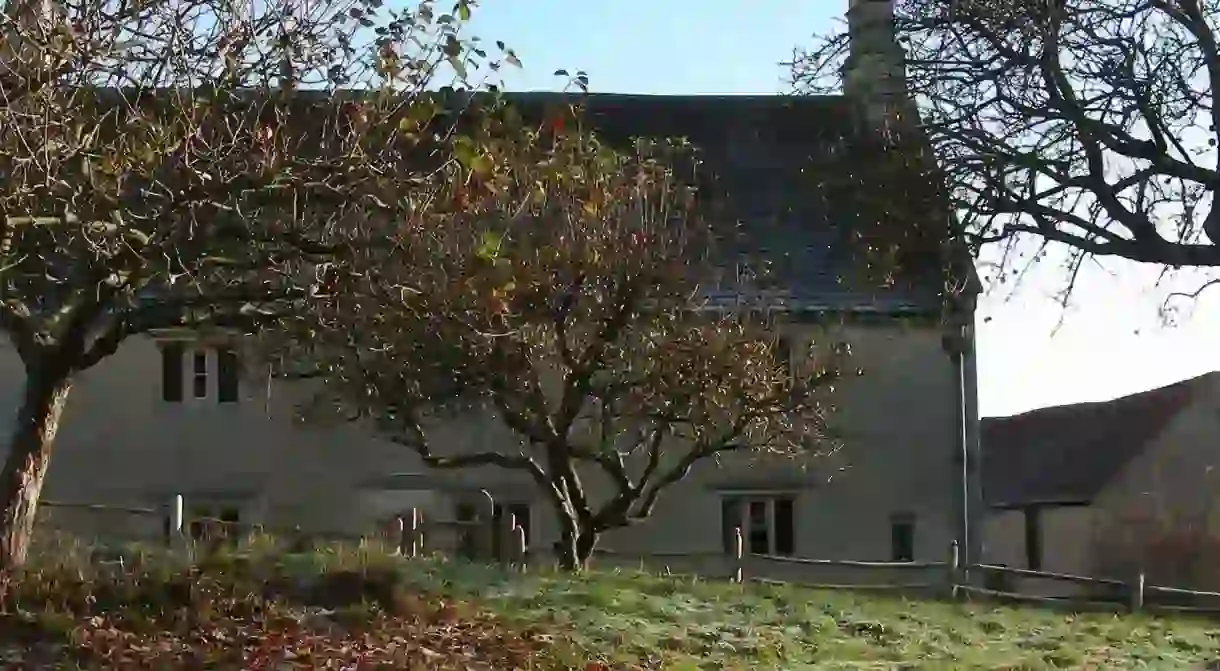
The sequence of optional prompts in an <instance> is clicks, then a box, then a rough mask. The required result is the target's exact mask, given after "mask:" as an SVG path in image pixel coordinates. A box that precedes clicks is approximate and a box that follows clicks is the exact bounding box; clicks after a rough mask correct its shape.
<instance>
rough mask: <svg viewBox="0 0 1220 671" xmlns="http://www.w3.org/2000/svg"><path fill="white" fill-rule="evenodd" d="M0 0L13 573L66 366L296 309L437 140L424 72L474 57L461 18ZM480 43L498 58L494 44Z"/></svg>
mask: <svg viewBox="0 0 1220 671" xmlns="http://www.w3.org/2000/svg"><path fill="white" fill-rule="evenodd" d="M380 4H381V3H380V2H378V1H377V0H367V1H366V0H354V1H351V2H349V1H347V0H342V1H340V2H318V3H305V4H301V3H268V4H255V5H248V4H233V3H229V2H225V1H224V0H187V1H185V2H180V1H178V0H174V1H157V0H154V1H152V2H140V3H129V2H126V0H115V1H114V2H101V3H95V2H90V3H84V4H71V3H69V4H64V5H55V4H52V3H33V2H11V3H9V4H8V5H7V6H6V13H5V15H4V17H3V19H2V20H0V35H3V47H4V48H3V49H2V50H0V56H2V58H3V68H0V215H2V216H0V329H2V330H3V331H4V333H5V334H6V335H7V336H8V337H9V339H10V340H11V341H12V343H13V345H14V347H15V349H16V351H17V353H18V354H19V355H20V357H21V360H22V362H23V363H24V364H25V369H26V373H27V374H26V381H25V392H24V396H23V400H22V403H21V407H20V408H19V409H18V411H17V418H16V422H15V424H14V429H13V435H12V438H11V442H10V449H9V451H8V456H7V459H6V462H5V466H4V469H3V472H2V473H0V511H2V515H0V570H3V569H5V568H8V567H11V566H14V565H17V564H20V563H21V561H22V559H23V558H24V554H25V547H26V544H27V541H28V537H29V534H30V528H31V525H32V523H33V520H34V511H35V509H36V507H37V502H38V494H39V491H40V489H41V485H42V479H43V477H44V475H45V472H46V468H47V464H48V462H49V457H50V450H51V446H52V444H53V442H54V438H55V433H56V428H57V426H58V421H59V416H60V413H61V411H62V409H63V406H64V404H65V403H66V401H67V398H68V394H69V390H70V389H71V386H72V382H73V380H74V378H75V376H76V374H77V373H79V372H80V371H83V370H86V369H88V368H90V367H92V366H94V365H96V364H98V363H99V362H101V361H102V360H104V359H105V358H106V357H108V356H110V355H111V354H112V353H114V352H115V351H116V349H117V348H118V347H119V346H120V345H121V343H123V342H124V340H125V339H127V338H129V337H131V336H133V335H137V334H143V333H148V332H150V331H153V330H155V329H160V328H167V327H173V326H185V327H199V326H209V325H212V326H214V325H224V326H230V327H236V328H248V327H249V326H252V325H253V324H255V323H257V322H259V321H264V320H267V319H271V318H275V317H277V316H279V315H280V314H282V313H283V311H284V310H285V309H286V308H291V307H293V306H295V305H298V304H299V303H300V301H302V300H304V299H305V298H306V297H307V296H308V292H309V287H310V285H311V283H312V278H311V277H310V273H309V270H310V268H311V267H312V266H313V264H316V263H318V262H320V261H321V260H323V259H324V258H328V257H329V256H330V255H332V253H333V252H334V251H335V250H336V246H335V243H336V241H337V240H341V239H344V236H343V235H342V234H341V233H336V232H337V231H338V232H341V231H344V230H346V229H347V228H350V227H351V226H353V225H358V224H359V222H360V221H367V220H376V219H386V218H394V217H397V216H399V214H400V213H401V212H403V211H404V208H407V207H410V206H411V204H412V202H413V201H411V199H410V198H409V194H410V193H412V191H413V190H414V189H416V188H418V184H419V181H420V174H421V173H423V174H426V173H427V170H428V169H429V168H428V166H427V164H426V162H421V161H420V160H417V159H414V158H412V157H414V156H416V155H424V156H426V155H427V154H428V152H430V151H431V150H432V149H433V148H434V147H435V146H436V145H438V144H444V143H445V142H446V141H447V140H446V138H445V137H444V136H443V135H441V134H439V133H433V134H430V135H427V136H425V135H424V134H422V133H420V132H419V129H420V128H422V127H423V126H425V125H428V124H429V122H430V120H431V118H432V116H433V115H435V114H436V112H437V110H438V107H437V105H436V102H435V100H434V96H433V95H432V94H431V93H430V92H429V91H428V88H429V86H430V85H431V84H434V83H437V82H436V80H435V75H436V73H437V72H438V71H439V70H438V68H439V67H440V66H441V64H443V63H448V66H449V67H450V69H452V70H454V71H456V72H457V73H458V75H459V76H461V75H471V76H473V75H472V73H476V72H477V71H478V70H479V68H480V67H481V66H483V65H487V66H496V67H498V64H499V63H500V62H504V61H509V60H515V57H514V56H512V54H511V52H509V51H506V50H505V51H504V52H503V53H501V54H500V55H499V56H498V57H497V58H495V59H489V58H487V55H486V52H485V51H484V50H483V49H482V48H480V47H479V46H478V45H477V43H475V42H473V40H472V39H471V38H467V37H466V36H465V35H464V33H463V32H462V31H461V30H460V28H461V26H462V25H463V24H464V22H465V20H466V19H467V18H469V15H470V11H471V5H472V3H470V2H468V1H467V0H460V1H459V2H458V3H457V4H456V5H455V6H454V7H453V9H452V12H450V13H441V12H440V11H438V10H437V9H436V8H435V6H434V4H433V3H432V2H431V1H430V0H424V1H423V2H421V3H420V4H418V5H417V6H415V7H414V8H412V9H407V10H385V9H381V8H379V5H380ZM501 47H502V45H501Z"/></svg>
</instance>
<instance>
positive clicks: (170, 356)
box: [161, 342, 185, 403]
mask: <svg viewBox="0 0 1220 671" xmlns="http://www.w3.org/2000/svg"><path fill="white" fill-rule="evenodd" d="M184 351H185V348H184V347H183V346H182V343H181V342H167V343H164V344H162V345H161V399H162V400H164V401H166V402H168V403H178V402H181V401H182V388H183V384H182V382H183V380H182V355H183V353H184Z"/></svg>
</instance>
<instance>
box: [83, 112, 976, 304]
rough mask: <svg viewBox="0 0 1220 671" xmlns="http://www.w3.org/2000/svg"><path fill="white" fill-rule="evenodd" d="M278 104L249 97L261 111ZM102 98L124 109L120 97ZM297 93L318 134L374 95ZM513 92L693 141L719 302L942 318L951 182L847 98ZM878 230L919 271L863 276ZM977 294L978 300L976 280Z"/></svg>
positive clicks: (622, 135) (634, 132) (600, 123)
mask: <svg viewBox="0 0 1220 671" xmlns="http://www.w3.org/2000/svg"><path fill="white" fill-rule="evenodd" d="M265 94H266V93H265V92H264V91H257V90H250V91H248V92H247V95H248V97H249V99H250V100H251V101H257V100H259V99H261V98H262V97H263V96H265ZM101 95H102V96H103V97H114V99H115V100H118V99H119V98H118V97H117V96H118V91H117V90H105V91H102V92H101ZM161 95H165V93H164V92H161V93H155V94H152V96H153V97H157V96H161ZM297 95H298V98H297V100H298V102H299V103H300V104H301V105H302V109H301V110H300V111H301V116H302V118H310V119H314V120H316V121H317V123H318V127H317V128H316V129H314V130H315V131H316V132H318V133H322V134H324V133H325V132H327V125H326V121H325V120H324V119H323V117H325V116H327V115H326V114H324V113H320V112H319V111H318V110H317V109H316V108H317V106H318V105H319V104H322V105H329V104H333V102H334V101H336V100H340V99H343V98H353V97H354V98H359V97H363V96H364V95H366V94H365V93H363V92H359V91H350V92H338V93H335V92H322V91H317V92H314V91H299V92H297ZM436 95H437V96H438V97H439V98H440V99H441V102H442V107H449V109H452V110H458V109H463V108H465V107H466V105H467V104H468V103H469V101H470V100H471V97H470V96H471V95H472V94H470V93H468V92H467V93H453V92H452V91H450V92H448V93H437V94H436ZM473 95H475V96H476V98H477V97H478V96H479V95H480V94H473ZM504 95H505V98H506V99H507V100H508V101H509V102H510V103H511V104H512V105H513V106H514V107H515V108H516V109H517V110H518V111H519V112H520V113H521V114H522V116H523V117H525V118H526V119H527V120H541V119H545V118H546V116H547V115H549V114H551V113H553V112H557V111H559V110H560V109H564V108H566V107H567V106H569V105H572V104H575V103H579V105H580V107H581V108H582V110H583V115H582V119H583V122H584V123H586V124H587V125H589V126H591V130H593V131H594V132H596V133H597V134H598V135H599V136H600V137H602V138H603V139H607V140H609V141H611V142H612V143H626V142H629V141H630V140H632V139H634V138H637V137H643V138H653V139H665V138H674V137H681V138H685V139H687V140H688V141H690V143H691V144H692V145H694V146H695V147H696V148H697V149H698V151H699V155H700V158H701V159H702V161H703V165H702V166H701V168H700V170H701V173H702V174H704V175H707V176H708V179H709V184H701V187H704V186H706V187H709V188H704V189H702V190H701V194H700V196H701V199H702V201H703V202H705V203H706V202H708V201H709V200H711V201H714V203H713V210H714V216H712V217H710V218H711V219H712V220H713V221H714V222H716V224H717V225H718V227H719V228H718V232H719V235H718V236H717V239H718V240H719V244H718V245H717V247H718V249H717V250H716V251H715V252H714V254H715V255H716V256H717V257H718V258H717V259H716V260H717V263H716V264H715V265H716V266H717V267H718V268H719V270H718V272H717V277H714V278H710V279H709V281H708V282H707V284H706V289H707V291H706V293H707V296H708V297H709V298H711V299H713V301H726V302H732V301H734V300H735V299H736V298H737V297H738V296H739V295H742V294H749V293H752V292H758V293H765V294H766V295H767V297H768V299H769V302H770V303H771V304H772V305H776V304H786V305H788V306H790V307H792V308H793V309H797V310H803V309H808V310H813V311H821V310H830V311H835V310H850V311H864V312H881V313H902V312H916V313H938V312H939V311H940V310H941V308H942V306H943V300H942V294H943V289H944V286H945V279H946V278H945V276H944V267H945V264H944V256H943V244H942V243H943V240H944V237H945V233H947V231H948V224H949V221H950V214H949V212H950V211H949V208H948V200H947V198H946V197H945V195H944V193H943V180H942V179H941V178H940V177H939V173H938V172H935V165H934V162H933V161H931V160H930V159H929V158H928V154H927V152H926V151H922V148H923V145H922V144H921V143H919V142H918V141H916V142H915V143H908V144H907V145H906V146H907V147H908V148H909V147H911V146H915V145H918V146H919V148H920V151H919V152H918V153H919V155H920V159H919V160H917V161H913V162H911V163H910V164H902V166H901V167H899V168H898V169H896V170H893V169H891V170H882V169H881V168H880V166H883V165H888V164H887V160H888V159H889V158H890V157H892V156H894V155H896V154H895V153H894V152H893V151H891V149H892V147H891V146H890V145H889V144H886V143H884V142H881V141H880V136H879V135H878V134H876V133H875V132H872V130H871V129H870V128H869V126H867V125H866V124H865V123H864V122H863V118H862V116H861V114H860V112H859V108H858V106H856V105H854V104H853V101H852V100H851V99H849V98H847V97H845V96H841V95H838V96H786V95H733V96H714V95H635V94H615V93H591V94H582V95H575V94H566V93H559V92H515V93H506V94H504ZM324 101H325V102H324ZM931 173H935V174H931ZM701 179H702V178H701ZM709 194H714V196H715V197H714V198H712V199H709V198H708V197H707V196H708V195H709ZM878 222H883V223H886V224H888V225H890V226H891V230H898V231H901V232H903V234H904V235H905V234H906V232H908V231H917V232H918V235H915V236H912V237H913V238H919V240H918V241H917V243H918V244H916V243H914V242H913V243H910V244H908V243H904V244H903V245H902V246H903V248H904V249H905V250H906V253H907V254H908V256H910V255H914V256H915V257H917V259H918V261H917V262H916V263H906V264H905V266H904V267H906V268H908V269H913V270H910V271H909V272H905V273H902V274H901V276H900V277H897V278H895V277H892V276H889V277H876V276H874V275H875V273H868V272H864V271H865V270H866V266H870V264H866V263H864V262H863V260H862V256H861V254H860V249H862V245H861V244H860V243H859V241H856V240H855V236H857V235H859V234H862V233H865V232H867V231H870V230H873V229H875V228H876V225H877V223H878ZM894 222H897V223H894ZM874 234H875V231H874ZM870 267H871V266H870ZM967 273H968V274H969V277H971V278H972V279H973V268H969V267H966V268H965V270H964V271H963V273H962V274H967ZM743 277H744V278H745V279H743ZM751 277H753V278H754V279H750V278H751ZM972 284H975V285H976V286H975V289H976V290H977V282H976V281H974V282H972Z"/></svg>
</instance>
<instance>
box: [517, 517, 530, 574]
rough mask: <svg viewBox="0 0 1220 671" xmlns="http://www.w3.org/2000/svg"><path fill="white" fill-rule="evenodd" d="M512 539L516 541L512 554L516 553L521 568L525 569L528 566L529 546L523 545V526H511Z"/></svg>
mask: <svg viewBox="0 0 1220 671" xmlns="http://www.w3.org/2000/svg"><path fill="white" fill-rule="evenodd" d="M513 540H515V541H516V543H515V545H516V547H515V548H514V550H515V552H514V554H516V555H517V561H518V562H519V564H520V567H521V570H522V571H525V569H526V568H527V567H528V566H529V548H527V547H525V527H523V526H521V525H517V526H516V527H514V528H513Z"/></svg>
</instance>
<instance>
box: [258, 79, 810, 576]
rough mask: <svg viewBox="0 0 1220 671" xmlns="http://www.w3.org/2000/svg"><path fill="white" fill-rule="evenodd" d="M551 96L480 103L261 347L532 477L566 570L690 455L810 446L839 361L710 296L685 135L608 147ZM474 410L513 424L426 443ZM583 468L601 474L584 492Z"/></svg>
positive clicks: (646, 510) (450, 459) (630, 519)
mask: <svg viewBox="0 0 1220 671" xmlns="http://www.w3.org/2000/svg"><path fill="white" fill-rule="evenodd" d="M577 102H578V101H577ZM558 113H560V114H563V115H565V116H563V117H562V118H563V119H564V122H563V123H557V122H556V121H555V119H554V118H549V119H548V120H547V121H545V122H543V123H541V124H539V125H538V126H534V125H533V124H530V123H526V122H524V121H523V120H522V118H521V116H520V115H519V114H518V113H517V111H515V109H514V108H513V107H512V106H511V105H503V104H491V105H489V107H488V108H487V109H483V110H481V111H480V112H479V114H480V116H479V117H478V118H476V119H475V120H473V121H472V122H471V123H470V124H469V126H467V128H466V130H465V136H464V137H463V138H460V139H459V140H458V141H457V142H456V143H455V150H454V154H453V159H452V160H451V161H449V162H448V163H447V164H446V165H445V166H444V167H443V168H442V169H440V170H438V171H437V173H436V180H437V183H436V187H435V189H434V190H433V191H431V192H430V195H429V196H428V198H429V200H428V201H427V202H426V203H425V202H422V201H421V202H420V204H419V206H418V207H417V208H415V209H414V211H413V213H412V216H408V217H405V218H404V219H403V220H402V221H401V222H400V223H398V224H396V225H395V226H394V227H393V228H389V229H387V228H384V227H383V228H377V227H371V228H368V229H366V231H365V233H364V234H362V236H358V238H359V239H358V240H357V242H355V243H353V244H354V247H355V248H357V249H359V250H362V251H360V252H358V253H355V254H353V255H352V258H350V259H349V260H348V261H346V262H345V263H336V264H334V265H333V266H332V267H330V268H329V269H328V270H327V273H325V280H324V282H323V286H321V287H320V288H319V290H318V292H317V295H316V301H315V302H314V303H313V304H312V307H311V310H310V313H309V314H308V315H307V316H306V317H305V318H303V319H301V320H298V321H297V322H296V323H295V324H294V328H293V329H290V330H291V331H292V333H291V337H290V339H291V340H293V341H294V343H295V347H294V346H293V345H292V344H290V345H288V346H285V343H283V342H281V341H276V342H274V343H273V347H272V348H271V350H272V351H275V352H280V353H282V355H283V356H285V357H286V358H291V359H292V360H294V361H297V362H299V361H302V360H309V361H314V362H316V363H317V364H318V366H317V370H316V371H314V372H313V373H314V375H315V376H319V377H321V378H322V380H323V381H324V382H325V385H324V387H325V393H324V394H323V395H322V396H320V397H319V400H320V403H319V407H321V408H324V409H330V410H334V409H338V410H340V411H341V412H340V414H341V416H344V417H348V418H361V419H364V420H366V421H369V422H370V423H371V424H372V425H374V426H376V427H378V428H379V429H380V430H381V431H382V432H383V433H384V434H385V435H388V436H390V437H391V438H392V439H393V440H396V441H397V442H399V443H401V444H402V445H404V446H405V447H406V448H408V449H411V450H413V451H414V452H416V453H417V454H419V455H420V456H421V457H422V458H423V460H424V461H425V462H426V463H428V464H429V465H431V466H433V467H438V468H461V467H477V466H498V467H501V468H505V469H515V470H518V471H521V472H524V473H527V474H528V475H529V476H530V477H531V478H532V479H533V481H534V482H535V484H536V485H537V486H538V487H539V488H540V489H541V490H542V492H543V494H544V495H545V497H546V499H547V500H548V501H549V502H550V503H551V505H552V507H553V508H554V510H555V511H556V513H557V514H558V515H559V518H560V520H561V526H562V527H563V540H562V541H561V543H560V547H559V553H560V557H561V561H562V562H563V563H564V564H565V565H567V566H570V567H576V566H578V565H581V564H583V563H584V561H585V560H586V559H587V558H588V556H589V553H590V552H591V551H592V548H593V546H594V544H595V543H596V540H597V537H598V535H600V534H601V533H603V532H605V531H608V530H610V529H614V528H617V527H621V526H626V525H630V524H634V523H635V522H637V521H639V520H642V519H644V518H646V517H647V516H648V515H649V514H650V513H651V511H652V509H653V506H654V505H655V503H656V501H657V500H658V498H659V497H660V495H661V494H662V492H663V491H664V490H665V489H666V488H668V487H670V486H671V485H673V484H675V483H676V482H678V481H680V480H681V479H682V478H684V477H685V476H686V475H687V474H688V473H690V472H691V470H692V469H693V468H694V467H695V465H696V464H697V463H699V462H701V461H703V460H707V459H710V458H712V457H714V456H716V455H718V454H722V453H725V452H734V451H762V452H768V453H774V454H782V455H802V454H809V453H812V452H814V451H816V450H817V449H818V448H820V447H822V446H823V444H822V442H821V441H820V437H821V433H820V432H821V429H822V428H823V426H824V416H825V413H826V411H827V408H828V405H827V404H826V403H825V397H824V395H822V392H824V391H825V388H824V383H826V382H828V381H829V380H830V379H831V378H832V377H833V374H834V370H833V368H834V366H833V365H832V364H833V360H832V359H831V358H813V357H812V356H810V357H804V356H797V360H798V361H800V366H799V369H798V372H797V374H795V375H794V374H793V373H792V369H791V368H790V364H791V362H790V361H789V359H788V356H789V355H788V353H786V352H785V353H783V354H780V349H779V348H778V347H777V344H778V343H777V341H776V339H775V337H774V335H772V334H769V333H768V332H767V330H766V327H767V324H766V323H765V322H766V319H765V317H764V316H763V314H764V313H763V312H755V313H751V312H749V311H748V310H739V309H738V307H740V306H724V305H709V304H708V303H707V302H706V301H705V300H704V299H703V297H702V295H701V293H700V287H701V282H703V281H705V280H706V279H707V278H708V277H709V274H708V273H709V270H710V269H711V268H713V267H714V265H715V263H716V262H717V259H716V256H715V254H716V250H717V241H716V239H715V236H714V234H713V231H712V229H711V228H710V227H709V226H707V224H706V222H705V221H704V220H703V219H702V217H701V210H700V207H699V198H700V194H698V193H697V192H696V191H695V190H694V189H693V188H692V187H691V186H690V184H692V183H693V180H692V179H691V176H692V175H693V174H695V171H697V170H698V168H699V160H698V153H697V152H695V151H693V150H691V149H690V148H689V147H685V146H683V145H681V144H680V143H671V142H649V141H644V140H640V141H638V142H636V143H634V144H632V145H630V146H622V145H617V146H611V145H610V144H608V143H606V142H605V141H603V140H601V139H599V137H598V136H597V135H596V134H594V133H591V132H589V131H588V130H587V129H586V128H585V127H584V126H583V124H582V116H581V112H580V109H579V106H578V104H577V105H574V106H573V107H571V108H568V109H564V110H559V112H558ZM272 337H273V339H274V336H272ZM798 354H799V353H798ZM315 409H316V408H315ZM463 413H465V414H463ZM470 413H475V415H477V414H479V413H482V414H483V416H492V417H495V418H496V420H497V421H498V422H500V423H501V425H502V426H504V427H506V428H507V429H509V430H510V431H511V434H510V435H513V436H515V438H516V440H508V441H505V444H504V445H501V446H495V447H491V448H488V447H486V446H484V447H482V448H480V449H478V450H474V449H467V448H465V447H463V446H461V445H458V446H444V447H442V446H439V445H434V444H433V442H432V441H431V440H430V439H429V430H430V428H433V427H435V426H436V424H435V423H436V422H443V421H452V420H453V419H454V418H461V417H467V418H469V417H473V416H475V415H472V414H470ZM483 442H484V443H486V442H487V441H483ZM591 473H598V474H599V476H598V477H602V476H604V477H606V478H608V479H609V481H610V482H612V483H613V489H612V491H611V492H610V493H609V494H598V493H596V492H593V491H591V490H590V489H589V488H588V487H586V485H585V480H586V479H588V478H590V477H593V476H592V475H591Z"/></svg>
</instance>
